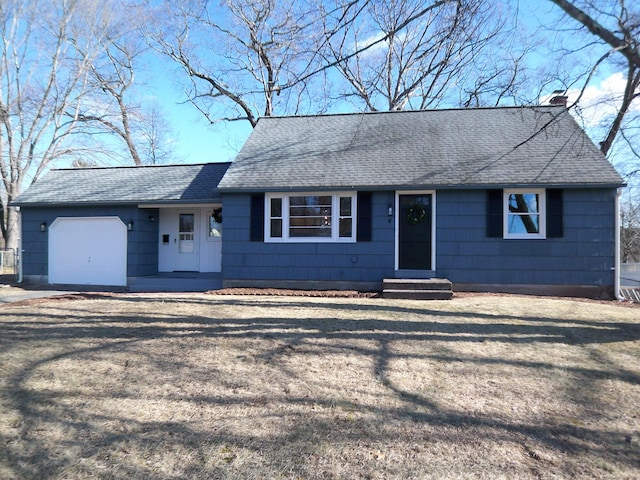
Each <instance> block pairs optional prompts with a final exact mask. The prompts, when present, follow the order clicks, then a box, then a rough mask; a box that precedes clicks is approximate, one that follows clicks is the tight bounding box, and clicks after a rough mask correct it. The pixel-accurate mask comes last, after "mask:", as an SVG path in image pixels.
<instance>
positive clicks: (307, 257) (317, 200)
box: [14, 106, 624, 296]
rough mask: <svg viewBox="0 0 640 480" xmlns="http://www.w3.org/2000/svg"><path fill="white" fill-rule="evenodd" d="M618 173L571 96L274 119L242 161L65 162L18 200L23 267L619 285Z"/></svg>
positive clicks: (505, 286)
mask: <svg viewBox="0 0 640 480" xmlns="http://www.w3.org/2000/svg"><path fill="white" fill-rule="evenodd" d="M190 182H191V183H190ZM622 186H624V183H623V181H622V178H621V177H620V175H619V174H618V173H617V172H616V170H615V169H614V168H613V167H612V166H611V164H610V163H609V162H608V161H607V159H606V158H605V157H604V156H603V155H602V153H601V152H600V151H599V149H598V148H597V147H596V146H595V145H594V144H593V143H592V142H591V140H590V139H589V138H588V137H587V136H586V134H585V133H584V132H583V131H582V130H581V128H580V127H579V125H578V124H577V123H576V121H575V120H574V119H573V118H572V116H571V115H570V114H569V112H568V111H567V110H566V108H564V107H562V106H535V107H510V108H478V109H449V110H432V111H403V112H383V113H360V114H337V115H317V116H293V117H267V118H262V119H260V121H259V122H258V124H257V126H256V127H255V129H254V130H253V132H252V134H251V135H250V137H249V139H248V140H247V141H246V143H245V144H244V146H243V147H242V149H241V150H240V152H239V153H238V155H237V157H236V159H235V160H234V161H233V162H232V163H231V164H208V165H174V166H158V167H130V168H102V169H101V168H94V169H84V170H54V171H51V172H50V173H48V174H47V175H45V176H44V177H43V178H42V179H41V180H39V181H38V182H36V183H35V184H34V185H33V186H31V187H30V188H29V189H27V190H26V191H25V193H24V194H23V195H21V196H20V197H19V198H18V199H17V200H16V202H14V204H15V205H18V206H20V207H21V209H22V215H23V249H24V262H23V273H24V276H25V278H27V277H29V278H33V277H37V279H39V280H40V281H43V282H49V283H88V282H95V283H96V284H117V285H122V286H125V285H127V286H131V285H132V284H135V282H136V279H139V278H141V277H144V276H158V275H161V274H163V273H164V274H166V275H171V274H173V275H174V276H175V275H178V273H177V272H184V271H188V272H196V273H198V274H200V275H201V274H204V273H208V272H215V273H216V274H217V277H216V278H215V280H216V281H217V282H219V283H220V285H222V286H228V287H234V286H255V287H295V288H356V289H365V290H370V289H372V290H379V289H380V288H381V286H382V281H383V279H393V278H422V279H424V278H436V277H437V278H447V279H449V280H451V281H452V282H453V285H454V290H455V289H458V290H491V291H520V292H531V293H552V294H573V295H585V296H602V295H608V296H611V295H613V294H614V289H615V288H616V285H617V281H616V278H617V271H616V265H617V239H618V234H617V205H618V193H619V189H620V188H621V187H622ZM220 208H223V209H224V229H223V230H222V229H221V228H220V225H219V224H218V225H217V224H216V218H217V217H216V215H217V213H216V212H218V213H219V210H218V209H220ZM152 218H153V219H157V220H156V221H152ZM108 219H111V220H108ZM116 219H118V221H116ZM219 220H221V219H219ZM108 222H111V223H113V224H114V225H109V226H107V223H108ZM117 223H120V225H118V226H117V227H116V226H115V224H117ZM102 229H104V231H103V230H102ZM216 229H217V230H216ZM43 230H44V231H43ZM116 230H117V231H118V233H116ZM222 231H224V233H223V234H222ZM105 232H108V233H105ZM216 232H217V233H216ZM216 235H219V236H216ZM106 238H109V239H111V238H117V240H109V241H106V240H105V239H106ZM72 239H73V241H72ZM183 242H184V243H183ZM214 244H215V248H214ZM71 245H73V246H71ZM87 245H95V247H92V248H89V247H87ZM85 250H86V251H85ZM99 257H100V258H102V259H103V260H101V262H102V263H101V264H100V265H97V266H96V265H94V263H95V262H96V261H97V258H99ZM87 258H89V259H90V260H87ZM116 258H117V259H118V260H117V261H118V262H119V265H120V266H119V269H118V271H117V274H116V273H115V272H114V273H113V275H114V276H113V279H112V277H107V273H106V272H107V271H111V267H112V264H114V263H115V260H114V259H116ZM87 264H90V265H87ZM113 268H114V269H115V267H113ZM81 271H82V272H85V271H86V272H85V273H83V274H82V275H85V274H86V275H87V277H86V279H85V277H84V276H82V275H81V274H80V273H79V272H81ZM107 279H108V280H109V281H108V282H107V281H106V280H107ZM115 279H117V282H116V280H115Z"/></svg>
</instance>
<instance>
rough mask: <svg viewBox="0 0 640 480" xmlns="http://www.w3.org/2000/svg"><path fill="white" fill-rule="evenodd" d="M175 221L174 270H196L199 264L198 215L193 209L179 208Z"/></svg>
mask: <svg viewBox="0 0 640 480" xmlns="http://www.w3.org/2000/svg"><path fill="white" fill-rule="evenodd" d="M175 221H176V222H177V228H178V235H177V238H176V242H175V243H174V245H176V247H177V251H176V266H175V270H177V271H185V272H196V271H198V267H199V264H200V261H199V260H200V255H199V246H200V242H199V241H198V239H199V237H198V223H199V222H198V215H196V212H195V211H194V210H179V211H178V212H177V217H176V219H175Z"/></svg>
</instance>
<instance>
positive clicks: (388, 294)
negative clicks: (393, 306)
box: [382, 290, 453, 300]
mask: <svg viewBox="0 0 640 480" xmlns="http://www.w3.org/2000/svg"><path fill="white" fill-rule="evenodd" d="M382 297H383V298H396V299H403V300H451V298H452V297H453V292H452V291H451V290H449V291H447V290H384V291H383V292H382Z"/></svg>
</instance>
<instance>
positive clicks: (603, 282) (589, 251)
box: [436, 189, 616, 286]
mask: <svg viewBox="0 0 640 480" xmlns="http://www.w3.org/2000/svg"><path fill="white" fill-rule="evenodd" d="M615 196H616V191H615V189H589V190H586V189H585V190H575V189H565V190H564V191H563V203H564V216H563V220H564V231H563V237H562V238H547V239H544V240H513V239H502V238H487V236H486V227H485V215H486V192H485V191H484V190H467V191H458V190H448V191H438V193H437V224H436V232H437V233H436V235H437V247H436V251H437V258H436V267H437V273H438V276H442V277H446V278H448V279H450V280H451V281H452V282H454V283H472V284H507V285H509V284H532V285H594V286H612V285H613V284H614V271H613V270H612V268H613V266H614V260H615V238H614V232H615Z"/></svg>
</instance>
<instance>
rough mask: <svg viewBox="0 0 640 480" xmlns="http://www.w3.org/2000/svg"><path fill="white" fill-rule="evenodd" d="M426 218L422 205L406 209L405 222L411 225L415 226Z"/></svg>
mask: <svg viewBox="0 0 640 480" xmlns="http://www.w3.org/2000/svg"><path fill="white" fill-rule="evenodd" d="M426 216H427V211H426V210H425V208H424V205H420V204H415V205H411V206H410V207H409V208H408V209H407V222H409V223H410V224H411V225H417V224H419V223H420V222H422V221H423V220H424V217H426Z"/></svg>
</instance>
